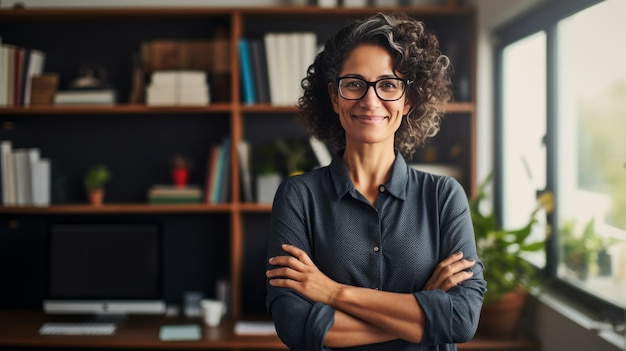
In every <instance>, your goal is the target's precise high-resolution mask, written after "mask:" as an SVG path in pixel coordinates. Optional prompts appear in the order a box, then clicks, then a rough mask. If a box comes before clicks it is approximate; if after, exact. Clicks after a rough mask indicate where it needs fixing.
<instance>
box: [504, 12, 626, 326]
mask: <svg viewBox="0 0 626 351" xmlns="http://www.w3.org/2000/svg"><path fill="white" fill-rule="evenodd" d="M601 2H603V0H569V1H549V2H547V3H544V4H542V5H539V6H538V7H536V8H534V9H533V10H531V11H529V12H527V13H526V14H524V15H523V16H521V17H519V18H515V19H514V20H512V21H509V22H507V23H505V24H503V25H502V26H500V27H497V28H495V29H494V31H493V34H494V37H495V43H496V44H495V45H494V51H493V54H494V60H493V62H494V69H495V71H494V112H495V118H494V120H493V121H494V126H493V133H494V135H493V145H494V155H493V157H494V166H495V168H494V179H493V194H494V199H493V201H494V208H495V211H496V214H497V215H498V218H503V217H502V211H503V204H504V199H503V188H502V178H501V177H502V173H503V160H504V154H503V151H502V150H503V148H502V145H503V121H502V116H503V98H504V95H503V77H504V72H503V64H502V63H503V53H504V50H505V48H506V47H507V46H508V45H510V44H512V43H514V42H517V41H518V40H521V39H524V38H526V37H528V36H530V35H532V34H535V33H537V32H545V35H546V46H547V47H546V89H547V92H546V94H547V96H546V110H547V111H546V118H547V121H546V124H547V125H546V139H545V140H546V153H547V154H546V162H547V165H546V173H547V174H546V177H547V179H546V189H545V190H546V191H550V192H552V193H553V194H554V198H555V199H557V198H558V194H557V191H558V190H557V189H558V188H557V186H556V185H557V182H558V179H559V170H558V167H556V164H557V162H556V161H557V157H558V155H557V145H558V135H557V130H558V122H557V118H556V116H558V112H559V111H558V100H557V98H558V84H557V82H558V70H557V64H558V45H556V44H557V41H558V31H557V25H558V22H559V21H560V20H562V19H564V18H566V17H569V16H571V15H573V14H575V13H577V12H579V11H582V10H584V9H586V8H588V7H591V6H593V5H595V4H598V3H601ZM555 206H558V203H557V204H555ZM557 217H558V211H552V212H551V213H550V214H548V215H547V218H546V221H547V223H548V224H549V225H550V226H551V228H553V229H552V234H553V235H550V236H549V237H548V239H547V244H546V266H545V267H544V268H543V270H542V272H541V273H542V275H543V276H544V277H545V278H547V279H549V281H550V289H554V290H555V291H556V292H558V293H562V294H563V295H565V296H568V298H569V299H571V301H572V302H574V303H575V304H577V305H580V306H582V307H583V308H584V309H585V310H589V311H595V314H596V318H597V319H598V320H608V321H611V322H613V324H614V326H616V325H618V324H623V323H624V319H625V313H626V312H625V311H624V309H623V308H621V307H619V306H617V305H614V304H611V303H609V302H607V301H605V300H603V299H601V298H600V297H597V296H595V295H593V294H591V293H589V292H587V291H585V290H583V289H581V288H579V287H577V286H575V285H573V284H571V283H569V282H567V281H565V280H563V279H560V278H559V277H558V276H557V267H558V264H559V262H558V255H559V245H558V244H559V242H558V240H559V233H558V229H555V228H559V226H558V223H559V218H557Z"/></svg>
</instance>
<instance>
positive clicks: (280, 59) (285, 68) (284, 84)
mask: <svg viewBox="0 0 626 351" xmlns="http://www.w3.org/2000/svg"><path fill="white" fill-rule="evenodd" d="M289 45H290V41H289V34H288V33H278V34H277V40H276V50H277V52H278V53H277V60H276V61H277V64H278V67H280V69H279V70H278V72H279V73H278V81H279V82H278V84H279V85H278V89H279V100H278V105H281V106H285V105H292V104H293V99H292V98H291V97H292V95H291V94H290V93H289V91H290V90H293V89H294V87H293V86H292V84H291V80H290V78H289V77H290V74H293V72H292V71H293V70H292V69H289V67H291V65H290V62H292V60H291V58H290V57H289V53H290V50H289Z"/></svg>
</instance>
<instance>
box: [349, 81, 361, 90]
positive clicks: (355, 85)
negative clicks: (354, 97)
mask: <svg viewBox="0 0 626 351" xmlns="http://www.w3.org/2000/svg"><path fill="white" fill-rule="evenodd" d="M362 87H363V83H361V82H359V81H355V80H353V81H350V82H347V83H346V88H350V89H361V88H362Z"/></svg>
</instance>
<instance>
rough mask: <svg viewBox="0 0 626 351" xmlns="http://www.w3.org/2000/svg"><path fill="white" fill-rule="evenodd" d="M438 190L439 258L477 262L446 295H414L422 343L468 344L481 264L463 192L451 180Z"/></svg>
mask: <svg viewBox="0 0 626 351" xmlns="http://www.w3.org/2000/svg"><path fill="white" fill-rule="evenodd" d="M444 184H445V183H444ZM440 191H441V193H440V196H439V199H441V201H439V213H440V223H441V243H440V244H441V245H440V247H441V250H442V252H441V256H442V257H447V256H449V255H451V254H453V253H455V252H463V255H464V257H466V258H469V259H476V260H477V262H476V264H475V265H474V266H473V267H472V268H471V270H472V272H473V273H474V276H473V277H472V278H471V279H469V280H466V281H464V282H462V283H461V284H459V285H458V286H456V287H454V288H452V289H450V290H448V291H446V292H444V291H442V290H427V291H420V292H417V293H415V294H414V295H415V297H416V299H417V301H418V302H419V304H420V306H421V307H422V310H423V311H424V317H425V323H424V337H423V339H422V344H425V345H438V344H442V343H461V342H467V341H469V340H470V339H471V338H472V337H473V336H474V334H475V332H476V328H477V327H478V320H479V316H480V309H481V307H482V304H483V295H484V293H485V291H486V282H485V280H484V278H483V265H482V263H481V262H480V260H478V257H477V253H476V244H475V239H474V229H473V226H472V221H471V214H470V212H469V207H468V205H467V197H466V195H465V192H464V191H463V188H462V187H461V186H460V185H459V184H458V183H457V182H455V181H453V180H452V179H449V180H448V182H447V184H445V186H443V187H441V188H440Z"/></svg>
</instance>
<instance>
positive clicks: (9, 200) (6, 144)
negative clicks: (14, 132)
mask: <svg viewBox="0 0 626 351" xmlns="http://www.w3.org/2000/svg"><path fill="white" fill-rule="evenodd" d="M0 167H2V173H1V174H2V203H3V205H4V206H15V205H16V203H17V188H16V184H15V182H16V180H15V161H14V158H13V145H12V143H11V141H10V140H3V141H2V142H0Z"/></svg>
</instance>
